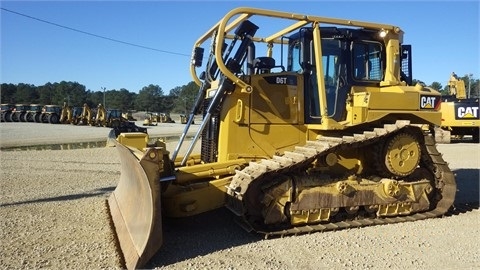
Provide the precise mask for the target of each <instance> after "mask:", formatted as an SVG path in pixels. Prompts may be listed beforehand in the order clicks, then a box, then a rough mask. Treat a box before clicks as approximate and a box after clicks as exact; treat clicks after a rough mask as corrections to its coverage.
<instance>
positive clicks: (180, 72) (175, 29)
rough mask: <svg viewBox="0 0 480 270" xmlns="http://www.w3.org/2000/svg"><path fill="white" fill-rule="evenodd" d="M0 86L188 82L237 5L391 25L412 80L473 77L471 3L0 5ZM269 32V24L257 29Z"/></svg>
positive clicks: (475, 41)
mask: <svg viewBox="0 0 480 270" xmlns="http://www.w3.org/2000/svg"><path fill="white" fill-rule="evenodd" d="M0 5H1V8H2V9H1V10H0V24H1V28H0V30H1V31H0V33H1V42H0V52H1V54H0V57H1V73H0V74H1V77H0V81H1V83H13V84H18V83H27V84H33V85H35V86H41V85H44V84H46V83H48V82H52V83H54V82H60V81H72V82H78V83H80V84H83V85H85V87H86V88H87V90H91V91H102V89H103V88H105V89H106V90H107V91H108V90H120V89H122V88H125V89H127V90H129V91H130V92H137V93H138V91H139V90H141V89H142V88H143V87H145V86H148V85H150V84H153V85H158V86H160V87H161V88H162V90H163V92H164V93H165V94H168V93H169V91H170V90H171V89H173V88H175V87H177V86H182V85H186V84H188V83H189V82H190V81H192V78H191V77H190V71H189V68H190V54H191V52H192V48H193V45H194V42H195V41H196V40H197V39H198V37H200V36H201V35H202V34H203V33H204V32H206V31H207V30H208V29H210V27H211V26H212V25H213V24H215V23H216V22H218V20H219V19H220V18H221V17H223V16H224V15H225V14H226V13H227V12H228V11H230V10H231V9H233V8H236V7H240V6H249V7H255V8H266V9H273V10H278V11H286V12H292V13H302V14H306V15H316V16H322V17H334V18H341V19H351V20H361V21H369V22H378V23H385V24H391V25H396V26H399V27H400V28H401V29H402V30H403V31H404V32H405V35H404V44H411V45H412V57H413V68H412V70H413V78H414V79H417V80H421V81H423V82H425V83H426V84H431V83H432V82H434V81H436V82H439V83H441V84H442V86H445V85H446V84H447V82H448V79H449V77H450V74H451V73H452V72H455V73H456V74H457V75H459V76H464V75H467V74H472V78H474V79H478V78H479V75H480V57H479V50H480V49H479V48H480V46H479V34H480V31H479V25H480V21H479V13H480V9H479V6H480V4H479V1H477V0H471V1H409V0H404V1H398V2H397V1H346V0H343V1H342V0H340V1H321V0H317V1H293V0H290V1H266V0H263V1H261V0H258V1H193V0H192V1H158V0H157V1H3V0H2V1H1V2H0ZM260 27H261V28H262V27H269V26H268V25H261V26H260Z"/></svg>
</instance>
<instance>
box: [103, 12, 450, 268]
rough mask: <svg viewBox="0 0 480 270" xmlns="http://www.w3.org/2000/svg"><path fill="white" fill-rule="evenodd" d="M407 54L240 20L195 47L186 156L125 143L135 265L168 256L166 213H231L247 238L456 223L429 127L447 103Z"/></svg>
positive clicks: (392, 42)
mask: <svg viewBox="0 0 480 270" xmlns="http://www.w3.org/2000/svg"><path fill="white" fill-rule="evenodd" d="M274 28H275V29H274ZM272 29H274V31H271V32H270V30H272ZM402 43H403V32H402V30H401V29H400V28H399V27H396V26H392V25H387V24H379V23H371V22H360V21H353V20H342V19H334V18H325V17H318V16H309V15H300V14H292V13H287V12H277V11H271V10H262V9H254V8H246V7H245V8H237V9H234V10H232V11H230V12H228V13H227V14H226V15H225V16H224V17H223V18H222V19H221V20H220V21H219V22H218V23H216V24H215V25H213V27H212V28H210V30H208V31H207V32H206V33H204V34H203V35H201V36H200V38H199V39H198V40H197V41H196V43H195V45H194V47H193V56H192V61H191V68H190V70H191V74H192V77H193V79H194V81H195V82H196V83H197V84H198V85H199V92H198V96H197V99H196V102H195V105H194V107H193V109H192V111H191V113H190V115H189V118H188V121H187V123H186V125H185V130H184V132H183V133H182V134H181V136H180V139H179V142H178V144H177V146H176V148H175V149H173V151H172V152H170V151H167V149H166V147H165V144H162V143H160V142H157V143H151V142H148V143H143V145H142V144H141V145H140V147H139V146H138V145H137V146H136V147H131V146H129V145H130V143H131V142H134V141H135V138H136V137H135V136H137V135H138V134H135V133H127V134H120V136H119V137H122V136H124V138H123V139H117V140H116V147H117V148H118V152H119V155H120V157H121V179H120V180H119V183H118V186H117V188H116V189H115V191H114V192H113V194H112V195H111V196H110V198H109V210H110V213H111V217H112V219H113V224H114V226H115V230H116V234H117V237H118V239H119V243H120V246H121V249H122V251H123V255H124V258H125V262H126V266H127V267H128V268H138V267H142V266H144V265H145V264H146V263H147V262H148V261H149V259H150V258H151V257H152V256H153V255H154V254H155V253H156V252H157V251H158V249H159V248H160V246H161V245H162V215H163V216H164V217H165V216H168V217H186V216H191V215H196V214H199V213H202V212H206V211H209V210H212V209H216V208H219V207H224V206H225V207H227V208H228V209H230V210H231V212H232V213H233V214H232V216H233V217H236V218H237V219H238V220H239V223H240V224H241V225H242V227H244V228H246V229H248V230H250V231H255V232H257V233H261V234H265V236H275V235H279V236H283V235H291V234H292V235H293V234H300V233H311V232H315V231H326V230H336V229H342V228H353V227H361V226H368V225H376V224H385V223H395V222H404V221H413V220H420V219H426V218H432V217H438V216H442V215H443V214H444V213H445V212H447V211H448V209H449V208H450V207H451V206H452V204H453V200H454V197H455V192H456V184H455V178H454V175H453V173H452V172H451V171H450V169H449V167H448V165H447V164H446V163H445V161H444V160H443V159H442V157H441V154H440V153H439V152H438V151H437V149H436V146H435V141H434V138H433V137H432V134H431V133H432V131H431V130H430V129H429V128H425V127H431V129H432V130H433V127H434V126H438V125H440V123H441V113H440V112H439V106H440V102H441V97H440V93H439V92H437V91H435V90H433V89H430V88H426V87H423V86H421V85H416V86H409V85H410V83H411V79H412V69H411V60H412V59H411V47H410V46H409V45H404V44H402ZM204 47H207V48H208V49H209V50H208V51H209V52H208V54H207V53H205V52H206V50H205V48H204ZM204 56H205V59H204ZM202 64H204V66H205V67H204V68H203V69H200V68H201V66H202ZM200 112H201V113H203V120H202V122H201V123H200V126H199V127H198V131H197V133H196V134H195V136H194V137H193V139H192V140H191V141H190V140H188V141H186V140H185V137H186V134H187V131H188V130H189V128H190V126H191V123H192V121H193V119H194V115H196V114H197V113H200ZM197 126H198V125H197ZM130 136H131V137H130ZM141 140H143V141H145V142H147V141H148V140H145V138H141ZM197 141H200V143H201V147H200V148H201V151H200V153H194V150H195V149H196V147H195V145H196V143H197ZM120 142H122V143H120ZM182 144H186V145H185V146H186V148H182V149H186V150H185V151H183V150H182V153H181V154H180V147H181V146H182ZM132 145H133V144H132ZM183 152H185V153H183ZM319 237H321V235H319Z"/></svg>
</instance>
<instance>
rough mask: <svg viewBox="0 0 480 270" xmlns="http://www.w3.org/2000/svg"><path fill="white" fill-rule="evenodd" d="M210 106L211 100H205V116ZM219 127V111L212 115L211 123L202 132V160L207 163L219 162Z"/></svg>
mask: <svg viewBox="0 0 480 270" xmlns="http://www.w3.org/2000/svg"><path fill="white" fill-rule="evenodd" d="M209 105H210V100H209V99H208V100H205V102H204V103H203V114H204V116H205V112H206V111H207V109H208V106H209ZM219 127H220V120H219V113H218V111H216V112H215V113H214V114H212V117H211V119H210V121H209V122H208V123H207V124H206V126H205V128H204V129H203V132H202V146H201V159H202V161H203V162H205V163H211V162H216V161H217V154H218V131H219Z"/></svg>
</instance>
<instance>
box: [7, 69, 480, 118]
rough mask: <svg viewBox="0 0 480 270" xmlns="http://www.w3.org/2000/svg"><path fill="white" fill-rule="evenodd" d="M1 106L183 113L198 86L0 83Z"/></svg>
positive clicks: (475, 89) (473, 83) (473, 91)
mask: <svg viewBox="0 0 480 270" xmlns="http://www.w3.org/2000/svg"><path fill="white" fill-rule="evenodd" d="M459 79H461V80H463V81H464V82H465V87H466V91H467V93H468V92H469V89H470V97H478V96H479V92H480V91H479V88H480V84H479V80H478V79H475V80H472V79H471V77H469V76H468V75H465V76H463V77H460V78H459ZM416 83H420V84H423V85H425V86H427V85H426V84H425V83H424V82H422V81H420V80H413V84H414V85H415V84H416ZM428 86H429V87H431V88H434V89H436V90H438V91H440V92H442V94H445V95H448V93H449V89H448V85H445V86H442V84H441V83H439V82H432V83H431V84H430V85H428ZM0 87H1V88H0V92H1V99H0V101H1V103H2V104H3V103H11V104H42V105H49V104H52V105H63V104H64V103H67V105H69V106H72V107H82V106H83V105H84V104H85V103H86V104H87V105H88V106H89V107H91V108H93V107H97V105H98V104H104V103H105V104H104V106H105V107H106V108H108V109H120V110H122V111H124V112H126V111H128V110H135V111H151V112H165V113H183V114H187V113H189V112H190V111H191V108H192V106H193V105H194V102H195V98H196V95H197V92H198V89H199V87H198V86H197V85H196V84H195V83H194V82H193V81H192V82H190V83H188V84H186V85H183V86H177V87H175V88H174V89H171V90H170V91H169V93H168V94H165V93H164V91H163V89H162V88H161V87H160V86H158V85H153V84H150V85H148V86H145V87H143V88H142V89H141V90H140V91H139V92H138V93H135V92H130V91H128V90H127V89H124V88H122V89H119V90H116V89H110V90H105V91H91V90H87V89H86V87H85V86H84V85H82V84H80V83H78V82H67V81H61V82H59V83H57V82H56V83H50V82H49V83H46V84H45V85H41V86H35V85H32V84H26V83H19V84H11V83H2V84H1V86H0Z"/></svg>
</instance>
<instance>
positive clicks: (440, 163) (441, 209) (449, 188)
mask: <svg viewBox="0 0 480 270" xmlns="http://www.w3.org/2000/svg"><path fill="white" fill-rule="evenodd" d="M407 128H417V129H420V127H418V126H415V125H410V122H409V121H397V122H396V124H388V125H384V127H383V128H376V129H374V130H373V131H365V132H363V134H353V135H352V136H343V137H341V138H340V137H321V138H319V139H317V140H315V141H308V142H307V143H306V144H305V145H304V146H302V147H296V148H295V150H294V151H292V152H285V154H284V155H283V156H274V157H273V158H272V159H269V160H263V161H261V162H259V163H255V162H252V163H250V164H249V166H247V167H245V168H244V169H243V170H241V171H237V173H236V175H235V176H234V177H233V179H232V182H231V184H230V186H229V187H228V194H229V196H227V197H228V199H227V208H229V209H230V210H231V211H232V212H234V213H235V214H236V215H238V216H239V217H240V219H239V220H240V222H239V223H240V225H242V227H244V228H245V229H246V230H248V231H252V230H254V231H256V232H258V233H261V234H264V235H265V238H268V237H271V236H287V235H297V234H306V233H313V232H322V231H331V230H339V229H348V228H358V227H365V226H373V225H383V224H392V223H400V222H408V221H416V220H424V219H428V218H434V217H439V216H442V215H445V214H446V213H448V212H449V209H450V208H451V206H452V205H453V201H454V198H455V193H456V183H455V177H454V174H453V173H452V172H451V170H450V169H449V167H448V165H447V163H446V162H445V161H444V160H443V158H442V155H441V154H440V153H439V152H438V151H437V148H436V146H435V140H434V138H432V136H431V135H429V134H424V142H425V143H424V144H421V152H422V156H421V161H420V163H421V164H422V166H423V167H424V168H427V169H428V170H429V171H430V172H431V173H432V174H433V175H434V176H435V183H432V185H433V186H434V187H435V189H436V192H437V193H438V195H439V196H437V201H435V202H433V203H432V204H433V205H435V206H434V208H433V209H431V210H430V211H426V212H422V213H415V214H412V215H408V216H396V217H382V218H379V217H374V218H369V217H361V216H358V217H356V218H355V219H349V220H343V221H339V222H331V223H319V224H308V225H303V226H295V227H291V228H287V229H281V230H273V231H270V230H263V229H262V228H259V227H258V226H255V225H254V224H251V222H250V221H249V218H248V216H249V212H250V211H251V209H248V207H246V204H245V202H244V199H245V200H246V198H248V196H249V192H252V189H255V188H258V187H259V186H260V184H261V183H266V181H270V182H272V181H273V180H272V179H274V176H275V175H277V176H278V175H279V174H286V173H292V172H294V171H302V170H305V169H306V168H308V167H309V166H310V164H311V163H312V162H313V161H314V160H316V159H317V158H320V157H321V156H326V155H327V154H328V153H332V152H333V153H334V152H335V151H338V150H339V149H341V148H342V147H349V148H354V147H362V146H365V145H375V143H376V142H380V140H382V139H383V138H385V137H386V136H389V135H391V134H394V133H396V132H401V131H402V130H404V129H407ZM251 187H253V188H251ZM257 207H259V206H257Z"/></svg>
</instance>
